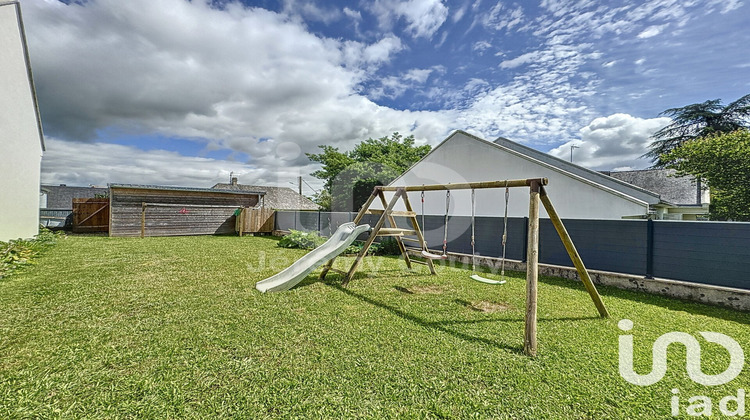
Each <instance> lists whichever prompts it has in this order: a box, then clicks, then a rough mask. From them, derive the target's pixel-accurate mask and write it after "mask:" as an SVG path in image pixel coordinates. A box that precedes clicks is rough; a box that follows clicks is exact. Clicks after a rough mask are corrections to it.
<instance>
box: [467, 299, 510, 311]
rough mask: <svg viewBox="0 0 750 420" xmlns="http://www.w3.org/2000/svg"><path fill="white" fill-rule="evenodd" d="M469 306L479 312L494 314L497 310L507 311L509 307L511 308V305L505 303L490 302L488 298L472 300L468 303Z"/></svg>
mask: <svg viewBox="0 0 750 420" xmlns="http://www.w3.org/2000/svg"><path fill="white" fill-rule="evenodd" d="M468 308H469V309H471V310H474V311H477V312H484V313H487V314H494V313H495V312H502V311H507V310H508V309H510V306H508V305H506V304H504V303H497V302H488V301H486V300H482V301H479V302H472V303H471V305H468Z"/></svg>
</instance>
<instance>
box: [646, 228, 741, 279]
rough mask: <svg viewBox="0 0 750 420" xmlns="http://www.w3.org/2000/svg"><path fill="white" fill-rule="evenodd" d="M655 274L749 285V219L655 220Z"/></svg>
mask: <svg viewBox="0 0 750 420" xmlns="http://www.w3.org/2000/svg"><path fill="white" fill-rule="evenodd" d="M653 258H654V276H656V277H664V278H670V279H678V280H685V281H690V282H696V283H704V284H714V285H718V286H729V287H738V288H743V289H750V276H749V275H748V273H750V223H721V222H671V221H655V222H654V249H653Z"/></svg>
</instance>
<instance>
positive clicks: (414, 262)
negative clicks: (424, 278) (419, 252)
mask: <svg viewBox="0 0 750 420" xmlns="http://www.w3.org/2000/svg"><path fill="white" fill-rule="evenodd" d="M411 262H412V263H413V264H422V265H430V264H428V263H427V261H419V260H414V259H412V260H411Z"/></svg>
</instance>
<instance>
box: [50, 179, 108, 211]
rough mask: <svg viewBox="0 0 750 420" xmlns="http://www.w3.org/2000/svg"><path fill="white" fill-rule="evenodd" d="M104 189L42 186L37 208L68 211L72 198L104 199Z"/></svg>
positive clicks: (105, 193) (70, 207)
mask: <svg viewBox="0 0 750 420" xmlns="http://www.w3.org/2000/svg"><path fill="white" fill-rule="evenodd" d="M108 194H109V189H108V188H106V187H69V186H67V185H65V184H60V185H42V188H41V198H40V200H39V207H40V208H42V209H55V210H70V209H72V208H73V199H74V198H95V197H106V196H107V195H108Z"/></svg>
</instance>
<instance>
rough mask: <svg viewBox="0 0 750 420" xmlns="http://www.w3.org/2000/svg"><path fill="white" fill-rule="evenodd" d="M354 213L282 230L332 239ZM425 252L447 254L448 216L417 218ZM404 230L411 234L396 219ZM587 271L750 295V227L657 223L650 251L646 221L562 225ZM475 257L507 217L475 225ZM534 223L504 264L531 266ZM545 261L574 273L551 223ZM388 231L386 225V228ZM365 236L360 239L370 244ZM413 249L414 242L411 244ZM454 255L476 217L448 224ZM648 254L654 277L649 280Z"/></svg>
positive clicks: (287, 219)
mask: <svg viewBox="0 0 750 420" xmlns="http://www.w3.org/2000/svg"><path fill="white" fill-rule="evenodd" d="M355 216H356V213H345V212H338V213H328V212H322V213H319V212H304V211H302V212H299V211H298V212H295V211H277V212H276V229H279V230H290V229H296V230H305V231H318V232H320V234H321V235H323V236H330V234H331V232H332V231H335V230H336V229H337V228H338V227H339V226H340V225H341V224H342V223H345V222H349V221H352V220H353V219H354V217H355ZM378 219H379V216H378V215H365V216H364V217H363V218H362V221H361V223H363V224H364V223H366V224H369V225H370V226H374V225H375V224H376V223H377V221H378ZM417 220H418V221H419V223H420V227H421V229H422V232H423V233H424V236H425V240H426V241H427V245H428V247H429V248H431V249H435V250H442V248H443V223H444V220H445V219H444V216H439V215H431V216H425V218H424V226H421V224H422V217H421V216H418V217H417ZM396 222H397V224H398V226H399V227H402V228H410V227H411V226H410V223H409V222H408V220H407V219H405V218H402V217H397V218H396ZM563 222H564V224H565V227H566V229H567V230H568V233H569V234H570V236H571V238H572V239H573V242H574V243H575V246H576V248H577V249H578V252H579V253H580V255H581V258H582V259H583V261H584V263H585V264H586V267H588V268H590V269H595V270H604V271H613V272H619V273H629V274H636V275H646V274H652V275H654V276H656V277H663V278H669V279H675V280H683V281H689V282H697V283H704V284H713V285H718V286H729V287H738V288H744V289H750V276H748V274H747V273H749V272H750V223H721V222H676V221H654V222H653V224H652V226H653V229H652V239H653V241H652V243H653V245H652V247H651V249H649V236H648V235H649V229H648V224H649V222H647V221H645V220H577V219H568V220H564V221H563ZM475 223H476V226H475V232H476V233H475V241H476V244H475V245H476V253H477V255H483V256H489V257H500V256H501V255H502V232H503V218H502V217H477V218H476V219H475ZM527 223H528V220H527V219H525V218H521V217H516V218H509V219H508V240H507V245H506V257H507V258H509V259H513V260H521V261H523V260H525V257H526V232H527ZM540 225H541V226H540V238H539V239H540V241H539V242H540V248H539V261H540V262H542V263H546V264H556V265H563V266H572V263H571V261H570V258H569V257H568V254H567V252H566V251H565V248H564V247H563V245H562V242H561V241H560V238H559V237H558V235H557V232H556V231H555V229H554V226H552V223H551V222H550V221H549V220H548V219H542V220H541V221H540ZM386 226H388V224H386ZM366 237H367V234H363V235H362V236H361V237H360V238H359V239H360V240H364V239H366ZM407 245H409V246H414V245H415V244H413V243H407ZM448 251H449V252H457V253H464V254H471V218H470V217H466V216H451V217H450V218H449V221H448ZM649 255H650V256H651V266H652V270H651V271H652V273H648V268H649V267H648V265H649Z"/></svg>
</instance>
